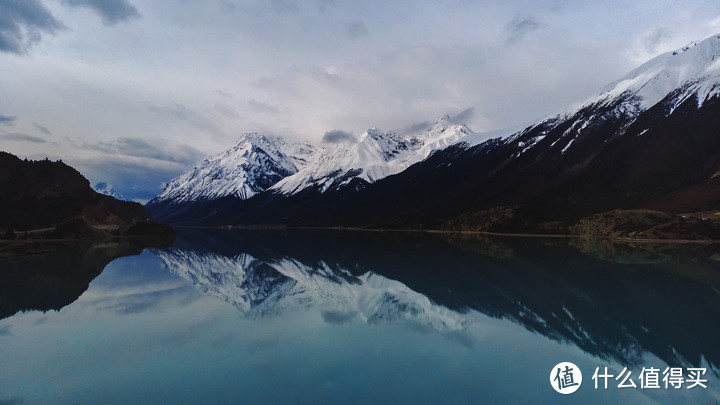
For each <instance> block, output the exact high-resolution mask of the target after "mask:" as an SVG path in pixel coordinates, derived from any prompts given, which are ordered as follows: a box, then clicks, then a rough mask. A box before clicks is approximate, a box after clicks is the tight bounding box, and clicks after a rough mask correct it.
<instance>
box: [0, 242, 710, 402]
mask: <svg viewBox="0 0 720 405" xmlns="http://www.w3.org/2000/svg"><path fill="white" fill-rule="evenodd" d="M717 251H720V247H718V246H715V245H637V246H630V245H622V244H613V243H609V242H601V241H595V242H593V241H585V240H561V239H525V238H481V237H460V236H457V235H455V236H453V235H428V234H411V233H378V232H341V231H332V232H331V231H325V232H319V231H317V232H310V231H200V230H181V232H180V234H179V237H178V239H177V241H176V242H175V243H174V245H173V246H172V247H170V248H165V249H146V250H144V251H142V253H140V254H137V253H139V252H140V250H139V249H136V248H121V247H118V246H113V245H106V246H100V247H97V246H96V247H87V246H84V247H73V248H72V249H70V248H68V249H67V250H66V251H63V252H62V253H52V254H49V255H46V257H44V258H43V257H32V258H28V259H13V260H8V259H4V260H2V261H0V266H2V267H0V283H2V285H4V287H0V291H2V295H0V297H2V299H1V300H0V316H2V317H3V319H0V403H15V402H17V403H129V402H132V403H137V402H143V403H146V402H161V403H218V402H242V403H378V402H379V403H398V402H399V403H543V402H545V403H556V402H569V403H617V402H630V403H655V402H660V403H714V402H717V401H720V379H719V378H718V365H719V364H720V288H719V286H720V262H717V261H715V260H713V258H715V257H716V256H713V255H715V254H716V252H717ZM117 256H121V257H117ZM114 257H117V258H114ZM113 258H114V259H113ZM108 263H109V264H108ZM69 274H72V275H73V276H72V277H71V276H69ZM59 280H62V282H61V281H59ZM3 295H4V296H3ZM564 361H568V362H572V363H574V364H575V365H577V366H578V367H579V368H580V370H581V371H582V373H583V383H582V386H581V387H580V389H579V390H578V391H577V392H575V393H573V394H570V395H561V394H558V393H557V392H555V391H554V390H553V388H552V387H551V385H550V382H549V376H550V372H551V370H553V366H555V365H556V364H558V363H560V362H564ZM605 366H607V367H608V368H609V370H610V371H611V372H613V374H618V373H619V372H620V371H621V370H622V369H623V368H624V367H627V368H628V369H629V370H631V371H633V376H632V377H633V378H634V379H635V381H636V384H637V385H638V388H636V389H618V388H617V387H616V385H617V383H618V382H615V380H614V379H613V380H612V381H610V387H609V388H608V389H607V390H605V389H599V390H595V389H594V386H593V380H592V375H593V372H594V371H595V368H596V367H605ZM668 366H673V367H684V368H688V367H702V368H706V369H707V374H706V375H705V376H704V377H705V378H706V379H707V380H708V382H707V385H708V388H707V389H704V388H698V387H696V388H694V389H686V388H685V387H683V389H680V390H666V389H664V388H662V389H655V390H650V389H645V390H643V389H640V388H639V386H640V382H639V380H638V379H637V376H638V373H640V371H641V369H642V368H643V367H655V368H659V369H661V370H664V369H665V368H666V367H668Z"/></svg>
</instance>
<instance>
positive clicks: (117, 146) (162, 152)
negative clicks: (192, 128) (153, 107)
mask: <svg viewBox="0 0 720 405" xmlns="http://www.w3.org/2000/svg"><path fill="white" fill-rule="evenodd" d="M78 147H80V148H82V149H87V150H95V151H98V152H103V153H106V154H109V155H123V156H130V157H139V158H150V159H156V160H162V161H166V162H174V163H180V164H184V165H191V164H194V163H196V162H197V161H199V160H201V159H202V158H203V156H205V154H204V153H202V152H200V151H199V150H197V149H195V148H194V147H192V146H189V145H185V144H179V143H175V142H164V143H163V145H162V148H160V147H158V146H155V145H153V144H150V143H149V142H147V141H145V140H144V139H140V138H119V139H115V140H112V141H109V142H105V141H101V142H96V143H88V142H86V143H83V144H81V145H78Z"/></svg>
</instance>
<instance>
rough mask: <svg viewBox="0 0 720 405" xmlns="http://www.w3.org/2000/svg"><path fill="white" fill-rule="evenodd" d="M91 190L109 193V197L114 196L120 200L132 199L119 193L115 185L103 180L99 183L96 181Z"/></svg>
mask: <svg viewBox="0 0 720 405" xmlns="http://www.w3.org/2000/svg"><path fill="white" fill-rule="evenodd" d="M93 190H95V191H96V192H98V193H100V194H104V195H109V196H110V197H113V198H116V199H118V200H122V201H132V200H131V199H129V198H128V197H126V196H125V194H123V193H121V192H120V191H119V190H118V189H117V188H115V186H113V185H112V184H107V183H105V182H104V181H101V182H99V183H96V184H95V186H94V187H93Z"/></svg>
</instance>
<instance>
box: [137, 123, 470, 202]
mask: <svg viewBox="0 0 720 405" xmlns="http://www.w3.org/2000/svg"><path fill="white" fill-rule="evenodd" d="M480 139H482V135H479V134H475V133H473V132H472V131H470V129H468V127H467V126H465V125H459V124H452V123H451V120H450V117H449V116H447V115H446V116H444V117H442V118H440V119H438V120H436V121H435V123H434V124H433V125H432V126H431V127H430V128H428V129H425V130H423V131H421V132H420V133H415V134H407V135H403V136H401V135H399V134H397V133H395V132H387V133H385V132H382V131H380V130H378V129H375V128H373V129H370V130H368V131H367V132H365V133H364V134H363V135H362V136H361V138H360V140H359V141H358V142H357V143H354V144H340V145H336V146H334V147H327V146H323V145H318V146H316V145H312V144H310V143H291V142H286V141H285V140H283V139H282V138H279V137H268V136H263V135H259V134H257V133H248V134H244V135H243V136H242V137H241V138H240V140H239V141H238V142H237V143H236V144H235V145H234V146H233V147H232V148H230V149H228V150H226V151H224V152H222V153H220V154H217V155H215V156H213V157H210V158H208V159H205V160H204V161H203V162H202V163H201V164H200V165H198V166H197V167H195V168H194V169H193V170H191V171H189V172H187V173H184V174H182V175H181V176H179V177H176V178H174V179H172V180H171V181H170V182H168V183H167V184H166V185H165V187H164V189H163V190H162V192H161V193H160V194H159V195H158V196H157V197H155V198H153V199H152V200H151V201H150V202H149V203H148V208H150V209H151V210H153V209H160V207H162V208H163V209H166V208H167V206H169V205H174V206H178V205H183V204H187V203H196V202H207V201H212V200H216V199H219V198H223V197H236V198H238V199H241V200H246V199H248V198H250V197H252V196H254V195H256V194H258V193H261V192H263V191H266V190H268V189H269V190H271V191H272V192H273V193H279V194H282V195H290V194H294V193H297V192H299V191H301V190H304V189H306V188H310V187H313V188H314V189H316V190H318V191H320V192H325V191H327V190H330V189H336V188H338V187H341V186H343V185H346V184H347V183H348V182H350V180H352V179H354V178H357V179H360V180H362V181H363V182H365V183H372V182H375V181H377V180H379V179H382V178H384V177H387V176H389V175H393V174H397V173H399V172H401V171H403V170H405V169H406V168H407V167H409V166H410V165H412V164H414V163H417V162H419V161H422V160H423V159H425V158H427V157H428V156H429V155H430V154H431V153H433V152H434V151H437V150H440V149H443V148H445V147H447V146H449V145H453V144H456V143H459V142H465V143H466V144H467V145H474V144H477V143H479V140H480Z"/></svg>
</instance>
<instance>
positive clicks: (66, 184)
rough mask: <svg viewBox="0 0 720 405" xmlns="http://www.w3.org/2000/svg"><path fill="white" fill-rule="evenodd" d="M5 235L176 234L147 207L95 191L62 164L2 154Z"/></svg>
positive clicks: (1, 226)
mask: <svg viewBox="0 0 720 405" xmlns="http://www.w3.org/2000/svg"><path fill="white" fill-rule="evenodd" d="M0 195H2V198H0V231H1V233H0V235H2V236H3V237H4V238H5V239H15V238H48V237H50V238H55V239H57V238H64V237H70V238H96V237H102V236H104V235H109V234H116V235H120V234H130V233H134V234H158V235H162V234H172V233H173V231H172V229H171V228H169V227H166V226H161V225H160V224H157V223H156V222H155V221H154V220H153V218H152V217H151V216H150V214H149V213H148V212H147V211H146V210H145V209H144V208H143V207H142V205H140V204H138V203H134V202H127V201H120V200H117V199H115V198H113V197H110V196H106V195H103V194H98V193H96V192H95V191H94V190H93V189H92V188H91V187H90V183H89V182H88V180H87V179H86V178H85V177H83V176H82V175H81V174H80V173H79V172H78V171H77V170H75V169H73V168H72V167H70V166H68V165H66V164H64V163H63V162H61V161H57V162H52V161H49V160H42V161H29V160H21V159H19V158H18V157H16V156H14V155H12V154H9V153H6V152H0Z"/></svg>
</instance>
